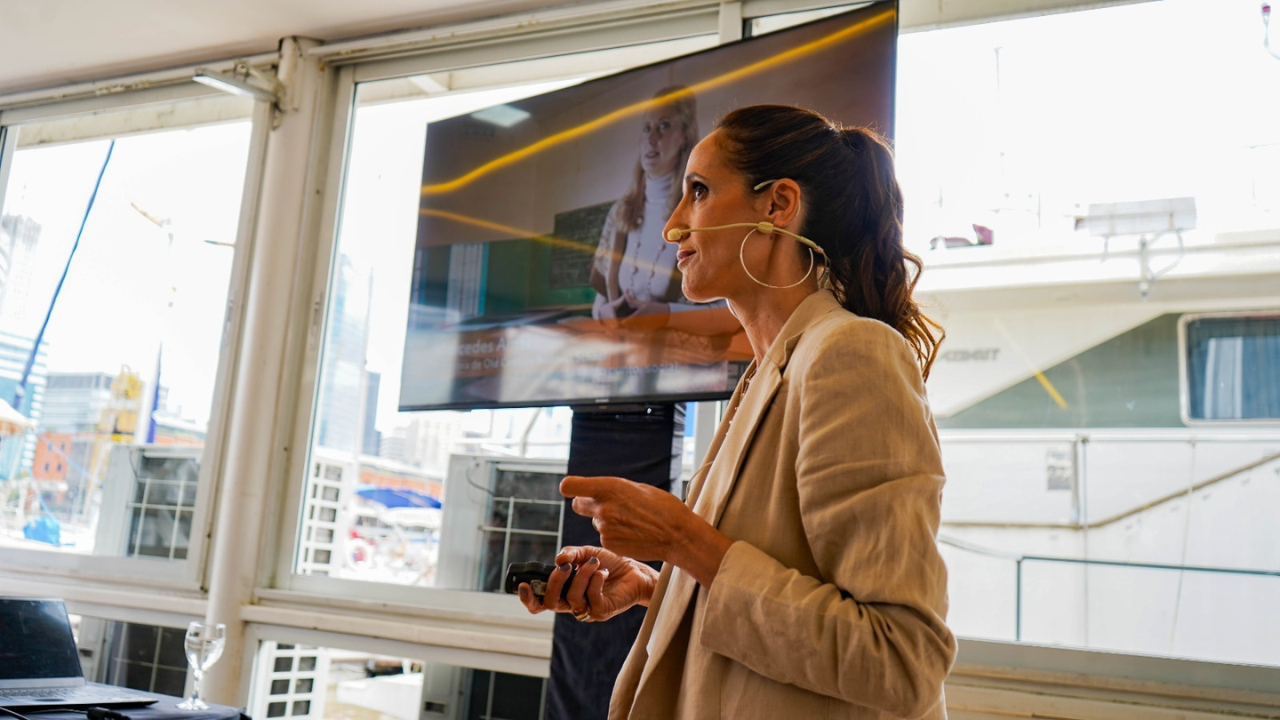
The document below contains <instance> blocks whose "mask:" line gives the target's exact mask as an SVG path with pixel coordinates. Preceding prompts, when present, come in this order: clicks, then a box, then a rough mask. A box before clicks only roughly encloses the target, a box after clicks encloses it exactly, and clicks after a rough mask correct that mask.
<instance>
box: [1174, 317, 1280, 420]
mask: <svg viewBox="0 0 1280 720" xmlns="http://www.w3.org/2000/svg"><path fill="white" fill-rule="evenodd" d="M1248 318H1280V307H1277V308H1276V309H1275V310H1273V311H1266V310H1250V311H1245V312H1230V311H1228V312H1196V313H1185V314H1184V315H1182V316H1181V317H1179V318H1178V412H1179V414H1180V415H1181V416H1182V422H1183V423H1185V424H1186V425H1187V427H1199V428H1243V427H1249V428H1269V429H1277V430H1280V417H1278V418H1269V419H1267V418H1263V419H1250V420H1234V419H1229V418H1228V419H1224V420H1209V419H1205V418H1193V417H1191V378H1190V376H1189V374H1190V372H1191V368H1190V366H1189V363H1188V360H1189V359H1188V357H1187V355H1188V353H1189V352H1190V350H1191V348H1190V347H1188V345H1187V342H1188V337H1187V326H1188V325H1190V324H1191V323H1193V322H1195V321H1197V320H1218V319H1221V320H1233V319H1234V320H1238V319H1248Z"/></svg>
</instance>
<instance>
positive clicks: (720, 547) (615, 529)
mask: <svg viewBox="0 0 1280 720" xmlns="http://www.w3.org/2000/svg"><path fill="white" fill-rule="evenodd" d="M560 494H561V495H564V496H565V497H571V498H573V499H574V500H573V511H574V512H576V513H578V514H579V515H585V516H587V517H590V518H591V524H592V525H594V526H595V528H596V532H598V533H600V544H601V545H603V546H604V547H605V548H606V549H607V550H611V551H612V552H614V553H617V554H619V555H623V556H626V557H630V558H636V559H638V560H661V561H663V562H669V563H672V564H673V565H675V566H677V567H679V568H682V569H683V570H684V571H685V572H688V573H689V574H691V575H693V577H694V579H695V580H697V581H698V582H699V583H701V584H702V585H703V586H705V587H710V586H711V582H712V581H713V580H714V579H715V576H716V573H717V572H719V570H720V562H721V561H722V560H723V559H724V555H725V553H726V552H728V551H729V546H730V545H732V544H733V541H732V540H730V539H729V538H728V537H727V536H726V535H724V534H723V533H721V532H720V531H719V530H717V529H715V528H714V527H712V526H711V524H710V523H708V522H707V521H706V520H703V519H702V518H701V517H699V516H698V515H696V514H694V512H693V511H692V510H690V509H689V508H688V506H686V505H685V504H684V503H683V502H681V501H680V499H679V498H677V497H676V496H675V495H672V494H671V493H669V492H667V491H666V490H662V489H659V488H656V487H654V486H652V485H643V484H641V483H636V482H632V481H630V480H625V479H623V478H618V477H576V476H570V477H567V478H565V479H564V480H563V481H561V483H560ZM549 592H550V590H549V589H548V593H549Z"/></svg>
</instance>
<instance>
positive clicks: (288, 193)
mask: <svg viewBox="0 0 1280 720" xmlns="http://www.w3.org/2000/svg"><path fill="white" fill-rule="evenodd" d="M314 44H315V43H314V41H309V40H299V39H295V38H287V39H285V40H284V41H282V43H281V48H280V69H279V72H278V75H279V78H280V80H281V82H282V83H283V84H284V90H283V91H282V92H283V96H282V98H281V103H280V105H281V107H282V108H283V112H282V113H280V114H279V115H278V116H277V117H275V118H274V120H275V122H276V126H275V128H274V129H273V130H271V131H270V136H269V139H268V141H267V145H266V151H265V157H264V161H263V164H262V175H261V177H260V178H258V179H257V180H258V182H255V179H254V178H246V186H247V187H255V186H256V187H258V188H260V191H259V194H258V206H257V217H256V222H254V223H253V224H252V225H251V227H252V231H251V232H248V233H246V234H247V235H248V237H243V236H242V237H240V238H238V239H237V244H241V243H244V244H245V245H242V247H240V248H239V250H240V251H241V252H250V253H251V258H250V262H249V270H248V278H247V281H246V292H245V296H244V297H245V300H244V306H243V307H242V308H240V309H239V312H240V313H241V314H242V315H243V325H242V328H243V330H242V333H241V337H240V342H239V347H238V350H237V356H236V358H235V365H236V366H235V370H234V374H233V377H234V386H233V388H232V389H231V393H230V397H231V401H230V403H231V407H230V415H229V418H228V423H227V431H226V433H227V434H226V438H227V439H226V443H225V446H224V448H225V449H224V452H223V455H222V458H223V464H222V471H221V478H220V485H219V488H218V496H217V507H216V517H215V519H214V523H213V535H212V542H211V549H210V559H209V574H208V590H209V600H208V611H207V614H208V620H209V621H211V622H221V623H226V625H227V641H226V648H225V650H224V652H223V654H222V659H221V660H219V661H218V662H217V663H216V664H215V665H214V666H213V667H212V668H211V669H210V670H209V672H208V673H206V675H205V680H204V694H205V695H206V696H207V697H208V698H209V699H210V700H212V701H213V702H218V703H224V704H229V705H243V704H244V703H245V701H246V699H247V696H248V690H249V684H248V682H247V681H246V679H247V678H248V677H249V671H250V668H248V667H243V665H244V663H245V660H244V659H245V656H246V653H245V624H244V623H243V622H242V621H241V609H242V608H243V607H244V606H246V605H249V604H250V603H251V602H252V600H253V591H254V588H255V587H256V586H257V584H258V582H259V578H260V577H262V576H263V575H264V573H263V572H262V567H263V563H270V562H271V561H272V558H270V557H269V554H270V552H271V551H270V550H264V548H271V547H272V546H273V545H274V540H275V532H276V529H277V524H276V522H277V520H278V517H277V515H278V513H275V512H273V510H274V509H275V508H277V507H279V499H280V498H279V495H280V492H279V490H280V488H282V487H285V486H286V485H287V482H288V478H287V477H286V474H287V467H288V449H289V448H288V443H287V441H285V440H283V438H287V437H289V436H290V434H291V433H292V422H293V418H292V413H291V412H290V409H291V407H292V399H291V398H289V397H287V395H288V392H287V391H286V392H284V393H282V388H286V387H289V386H290V383H289V382H287V378H288V377H290V376H292V374H294V373H296V368H294V367H293V365H294V364H296V363H298V362H300V354H299V353H298V352H297V351H296V348H297V346H298V343H297V342H294V341H293V338H294V337H295V336H296V333H297V332H299V326H301V327H302V332H304V333H305V327H306V317H305V316H306V314H307V313H305V312H301V313H300V312H298V311H297V309H296V305H297V303H296V292H297V287H296V285H297V283H298V282H299V280H300V279H309V274H308V273H306V272H299V265H302V264H305V262H303V260H304V259H305V258H307V257H309V255H310V254H309V253H307V251H306V248H307V245H308V243H309V242H314V240H313V239H311V238H308V237H307V234H308V233H309V232H310V231H312V230H313V227H314V224H313V223H309V222H308V218H309V217H312V216H314V214H315V212H316V208H315V201H314V200H313V199H314V198H315V197H316V195H317V193H316V192H315V190H316V187H317V183H318V182H319V181H318V180H317V179H316V169H315V166H316V164H315V163H314V162H313V161H314V159H315V158H314V156H313V149H314V148H316V147H321V146H324V147H327V146H328V141H327V139H326V138H317V137H316V136H317V134H319V133H321V132H324V127H323V126H324V123H318V122H317V119H318V113H320V112H321V111H320V106H321V104H322V103H323V101H324V98H325V97H326V93H325V92H324V89H325V82H326V77H328V76H326V74H325V72H324V70H323V69H322V68H321V66H320V63H318V62H316V61H315V60H313V59H310V58H307V57H305V56H304V55H303V51H304V50H305V49H306V48H307V47H310V46H312V45H314ZM258 104H259V108H258V110H257V111H256V112H255V121H256V122H258V123H262V122H265V123H266V125H265V127H268V128H269V127H271V124H272V118H271V117H270V115H269V114H270V113H271V110H270V109H269V106H268V104H267V103H266V102H265V101H261V100H260V101H258ZM264 116H265V117H264ZM253 170H254V168H252V167H251V168H250V171H251V172H252V171H253ZM247 195H248V193H247ZM246 201H247V202H251V199H250V198H249V197H246ZM300 315H301V316H303V317H301V318H300V317H299V316H300Z"/></svg>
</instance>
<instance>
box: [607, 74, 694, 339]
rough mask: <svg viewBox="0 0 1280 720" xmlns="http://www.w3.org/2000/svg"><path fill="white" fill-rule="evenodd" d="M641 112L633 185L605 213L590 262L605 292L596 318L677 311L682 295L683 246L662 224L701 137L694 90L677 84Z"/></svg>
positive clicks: (665, 89) (674, 201) (678, 192)
mask: <svg viewBox="0 0 1280 720" xmlns="http://www.w3.org/2000/svg"><path fill="white" fill-rule="evenodd" d="M654 99H655V100H657V101H658V103H655V104H654V105H653V106H651V107H649V108H648V109H647V110H645V112H644V113H643V114H642V115H641V116H640V118H639V120H640V123H639V125H640V138H639V140H640V142H639V157H638V158H637V160H636V165H635V170H634V172H633V173H632V178H631V187H630V188H629V189H628V190H627V192H626V194H625V195H623V196H622V197H621V198H620V199H619V200H618V201H617V202H616V203H614V204H613V207H612V208H611V209H610V210H609V216H608V218H607V219H606V220H605V225H604V231H603V232H602V233H601V235H600V245H599V247H598V248H597V250H596V255H595V259H594V261H593V262H592V266H591V286H592V287H593V288H595V290H596V292H597V293H599V294H598V295H597V296H596V299H595V303H594V304H593V305H592V308H591V316H592V317H593V318H595V319H597V320H614V319H618V320H621V319H623V318H627V317H630V316H632V315H652V314H656V313H664V312H670V311H671V310H672V308H671V304H673V303H681V302H682V301H684V297H683V296H682V295H681V293H680V274H679V272H678V271H677V270H676V249H675V247H674V246H672V245H670V244H669V243H667V242H666V241H664V240H663V239H662V226H663V225H664V224H665V223H666V222H667V218H668V217H671V211H672V210H674V209H675V207H676V203H678V202H680V195H681V184H680V173H681V172H682V171H683V170H684V166H685V163H686V162H687V161H688V159H689V152H690V151H691V150H693V146H694V145H695V144H697V142H698V108H697V101H696V100H695V99H694V96H693V93H691V92H689V90H688V89H687V88H684V87H681V86H678V85H673V86H671V87H667V88H663V89H662V90H659V91H658V92H657V94H655V95H654Z"/></svg>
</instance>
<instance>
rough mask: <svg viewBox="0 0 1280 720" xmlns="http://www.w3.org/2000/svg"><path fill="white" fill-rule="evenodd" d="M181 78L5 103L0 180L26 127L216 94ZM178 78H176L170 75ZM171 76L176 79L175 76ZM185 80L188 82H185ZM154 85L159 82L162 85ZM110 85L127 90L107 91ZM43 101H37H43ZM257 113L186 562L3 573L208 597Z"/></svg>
mask: <svg viewBox="0 0 1280 720" xmlns="http://www.w3.org/2000/svg"><path fill="white" fill-rule="evenodd" d="M174 72H177V73H178V74H177V75H176V76H174V77H170V76H169V75H166V76H164V77H165V78H166V79H165V80H164V81H163V82H161V81H160V80H158V79H157V80H149V79H146V78H142V79H139V80H137V81H136V85H137V86H138V87H139V88H141V89H125V87H124V86H122V85H119V84H116V85H110V86H108V85H104V84H102V83H99V84H95V85H94V86H93V87H96V88H97V90H93V89H90V90H87V91H79V90H77V91H70V90H68V91H62V92H60V93H45V94H43V95H41V94H29V96H28V99H27V100H26V101H19V100H21V99H19V100H14V98H13V97H12V96H11V97H9V98H0V108H4V109H0V161H2V162H0V180H3V181H7V179H8V168H9V167H10V164H11V162H10V161H11V160H12V153H13V152H14V148H15V147H16V145H17V136H18V135H19V134H20V133H21V127H22V125H24V124H30V123H37V122H43V121H53V120H62V119H67V118H73V117H78V116H84V115H86V114H95V113H107V112H121V111H128V110H134V109H141V108H147V107H157V106H164V105H171V104H174V103H178V102H182V101H184V100H191V99H197V98H207V97H217V96H218V95H219V94H220V93H219V92H218V91H217V90H214V89H212V88H208V87H205V86H203V85H199V84H197V83H195V82H193V81H191V74H190V71H184V72H179V71H174ZM171 74H172V73H171ZM171 74H170V75H171ZM183 78H185V80H184V79H183ZM155 85H159V87H156V86H155ZM103 87H116V88H120V89H118V90H116V91H107V92H105V94H99V93H102V92H103V90H102V88H103ZM41 99H43V100H45V101H48V102H44V103H43V104H37V103H38V101H39V100H41ZM254 107H255V109H254V112H253V114H252V115H251V116H250V118H249V121H250V124H251V128H250V140H249V148H248V153H247V157H246V166H245V179H244V183H243V187H242V189H241V203H240V219H239V223H238V225H237V233H236V248H235V256H234V258H233V259H232V265H231V273H230V278H229V282H228V287H227V299H226V303H227V313H226V315H225V319H224V323H223V327H222V338H223V339H222V343H221V345H220V347H219V356H218V365H217V368H218V369H217V372H216V375H215V378H214V385H213V397H212V398H211V399H210V415H209V424H208V428H207V430H206V435H205V444H204V449H203V451H202V453H201V456H200V475H199V485H198V488H197V494H196V505H195V508H194V511H193V513H192V525H191V537H190V543H189V546H188V555H187V557H186V558H185V559H183V560H167V561H163V562H157V561H156V558H149V557H112V556H102V555H79V554H72V553H64V552H58V551H56V550H36V549H13V550H11V551H10V552H7V553H5V555H4V557H3V559H0V576H6V575H7V576H11V577H12V578H13V579H14V580H15V581H16V580H17V579H18V578H21V577H23V576H39V577H43V578H44V579H43V581H42V583H43V585H44V586H49V585H53V586H63V589H64V591H65V592H68V593H71V592H72V591H74V590H75V589H78V588H83V587H85V586H86V584H88V583H95V582H109V583H110V584H111V585H112V586H113V587H116V588H132V589H134V591H135V592H136V598H135V599H134V600H132V601H130V600H126V599H125V598H124V597H121V598H120V599H121V601H122V602H123V604H125V605H134V606H140V607H147V606H150V605H154V601H152V600H151V599H150V597H151V596H153V595H154V590H155V589H156V588H163V589H166V590H169V591H173V592H176V594H178V595H179V596H182V597H185V598H197V597H199V596H201V595H202V586H203V579H204V576H205V572H206V567H207V563H208V557H209V550H210V548H209V543H208V538H209V530H210V528H211V527H212V521H213V516H214V512H215V508H214V504H215V499H216V497H217V495H218V493H217V487H216V485H217V483H218V479H219V478H220V477H221V475H222V468H223V464H224V451H225V438H226V434H227V423H228V419H229V418H228V410H229V397H230V390H231V384H232V379H233V377H234V368H233V365H234V363H235V359H236V357H237V356H238V354H239V352H238V351H239V345H240V341H241V334H242V333H241V325H242V323H241V320H242V318H243V312H235V311H233V310H234V309H238V308H241V307H243V305H244V304H245V302H246V280H247V278H248V273H249V267H248V263H249V258H250V253H249V252H247V246H248V245H249V244H250V242H251V237H252V227H253V224H252V219H253V218H254V217H255V216H256V214H257V203H258V183H257V182H256V180H255V178H258V177H260V176H261V172H262V162H263V158H264V155H265V150H266V144H267V139H268V134H269V133H270V131H271V113H270V107H269V106H268V105H267V103H265V102H263V101H258V102H256V103H255V106H254ZM5 187H6V185H5V184H0V203H2V202H3V195H4V191H5Z"/></svg>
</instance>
